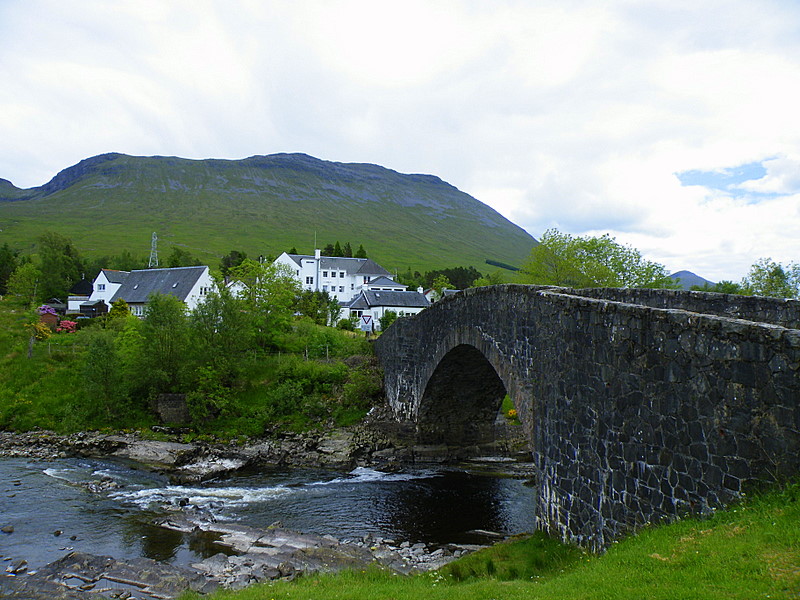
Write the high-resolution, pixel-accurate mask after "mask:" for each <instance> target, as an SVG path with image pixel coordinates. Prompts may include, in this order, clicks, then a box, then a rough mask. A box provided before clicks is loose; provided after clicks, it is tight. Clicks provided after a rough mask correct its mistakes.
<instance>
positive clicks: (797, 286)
mask: <svg viewBox="0 0 800 600" xmlns="http://www.w3.org/2000/svg"><path fill="white" fill-rule="evenodd" d="M742 287H744V289H745V291H746V293H747V294H750V295H753V296H768V297H773V298H800V263H790V264H788V265H786V266H783V265H782V264H780V263H776V262H774V261H773V260H772V259H771V258H760V259H758V260H757V261H756V262H755V263H753V265H752V266H751V267H750V271H749V272H748V274H747V276H746V277H745V278H744V279H743V280H742Z"/></svg>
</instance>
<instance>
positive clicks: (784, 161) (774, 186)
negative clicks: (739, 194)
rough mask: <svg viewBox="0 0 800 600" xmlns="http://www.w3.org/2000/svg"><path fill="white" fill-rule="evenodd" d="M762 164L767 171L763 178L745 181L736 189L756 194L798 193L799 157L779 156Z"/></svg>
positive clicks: (799, 187) (799, 190)
mask: <svg viewBox="0 0 800 600" xmlns="http://www.w3.org/2000/svg"><path fill="white" fill-rule="evenodd" d="M762 164H763V166H764V168H765V169H766V171H767V174H766V175H764V177H762V178H760V179H753V180H750V181H745V182H744V183H742V184H740V185H739V186H737V187H738V188H739V189H742V190H746V191H750V192H755V193H757V194H798V193H800V156H792V157H789V156H781V157H777V158H772V159H769V160H765V161H764V162H763V163H762Z"/></svg>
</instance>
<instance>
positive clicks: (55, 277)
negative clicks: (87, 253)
mask: <svg viewBox="0 0 800 600" xmlns="http://www.w3.org/2000/svg"><path fill="white" fill-rule="evenodd" d="M38 243H39V268H40V270H41V272H42V277H41V287H40V296H41V297H42V298H61V299H66V296H67V292H68V291H69V289H70V288H71V287H72V286H73V285H75V283H76V282H78V281H80V278H81V273H82V272H83V262H82V261H81V258H80V256H79V254H78V251H77V249H76V248H75V246H74V245H73V243H72V240H70V239H69V238H68V237H65V236H63V235H61V234H60V233H56V232H54V231H48V232H45V233H44V234H42V235H41V236H40V237H39V240H38Z"/></svg>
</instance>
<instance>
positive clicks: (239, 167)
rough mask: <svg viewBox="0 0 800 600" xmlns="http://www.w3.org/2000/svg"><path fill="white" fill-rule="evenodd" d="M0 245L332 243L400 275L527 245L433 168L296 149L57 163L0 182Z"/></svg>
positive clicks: (87, 249) (525, 249)
mask: <svg viewBox="0 0 800 600" xmlns="http://www.w3.org/2000/svg"><path fill="white" fill-rule="evenodd" d="M0 230H2V231H1V232H0V243H2V242H8V243H9V244H10V245H12V246H14V247H17V248H22V249H23V250H25V249H27V248H30V244H31V243H32V242H33V240H34V239H35V238H36V237H37V236H38V235H39V234H40V233H41V232H42V231H44V230H53V231H58V232H59V233H63V234H65V235H67V236H69V237H70V238H72V240H73V241H74V242H75V243H76V245H77V246H78V248H79V250H80V251H81V253H82V254H84V255H87V256H100V255H105V254H118V253H119V252H120V251H121V250H124V249H128V250H130V251H131V252H133V253H134V254H135V255H146V254H148V253H149V244H150V236H151V234H152V232H153V231H155V232H157V233H158V236H159V240H160V250H161V251H163V252H166V251H168V250H169V247H170V246H171V245H173V244H178V245H181V246H182V247H186V248H187V249H189V250H190V251H191V252H192V253H194V254H196V255H197V256H198V257H200V258H201V260H207V261H209V262H211V263H213V262H214V261H215V260H216V257H218V256H221V255H223V254H226V253H227V252H228V251H230V250H232V249H237V250H244V251H245V252H247V253H248V254H249V255H251V256H258V255H259V254H264V255H266V254H275V255H276V254H279V253H280V252H282V251H284V250H288V249H289V248H291V247H293V246H295V247H297V249H298V250H299V251H300V252H309V253H310V252H312V250H313V247H314V239H315V234H316V239H317V246H319V247H321V246H323V245H324V244H326V243H328V242H330V243H333V242H335V241H337V240H339V241H340V242H341V243H342V244H344V243H345V242H346V241H349V242H350V243H351V244H352V245H353V247H354V248H357V247H358V244H363V245H364V247H365V248H366V249H367V251H368V253H369V255H370V258H374V259H375V260H377V261H378V262H379V263H381V264H382V265H384V266H385V267H386V268H389V269H391V270H395V269H397V270H401V271H404V270H405V269H406V268H408V267H411V268H413V269H418V270H426V269H429V268H441V267H444V266H456V265H464V266H468V265H472V266H475V267H476V268H478V269H479V270H480V269H483V270H484V271H489V270H490V269H489V268H488V266H487V265H486V264H485V260H486V259H492V260H495V261H500V262H504V263H509V264H512V265H518V264H519V263H520V262H521V261H522V260H523V259H524V258H525V257H526V256H527V255H528V253H529V251H530V249H531V247H532V246H533V245H534V244H535V240H534V239H533V238H532V237H531V236H530V235H528V234H527V233H526V232H525V231H523V230H522V229H521V228H519V227H517V226H516V225H514V224H513V223H511V222H510V221H508V220H507V219H505V218H504V217H502V216H501V215H500V214H498V213H497V212H496V211H494V210H493V209H491V208H489V207H488V206H486V205H484V204H482V203H481V202H479V201H477V200H476V199H474V198H472V197H471V196H469V195H467V194H465V193H463V192H461V191H459V190H457V189H456V188H455V187H453V186H451V185H449V184H447V183H445V182H443V181H442V180H441V179H439V178H437V177H434V176H430V175H404V174H400V173H397V172H395V171H391V170H389V169H385V168H382V167H379V166H376V165H369V164H342V163H333V162H327V161H322V160H318V159H315V158H312V157H310V156H306V155H302V154H276V155H271V156H254V157H250V158H247V159H242V160H213V159H210V160H187V159H181V158H171V157H149V158H146V157H132V156H126V155H123V154H105V155H101V156H96V157H93V158H89V159H86V160H83V161H81V162H80V163H78V164H77V165H75V166H73V167H70V168H68V169H65V170H64V171H62V172H61V173H59V174H58V175H57V176H55V177H54V178H53V179H52V180H51V181H50V182H49V183H47V184H46V185H44V186H41V187H39V188H32V189H30V190H20V189H18V188H15V187H14V186H13V185H11V184H10V183H9V182H7V181H0Z"/></svg>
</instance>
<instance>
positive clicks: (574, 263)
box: [517, 229, 678, 289]
mask: <svg viewBox="0 0 800 600" xmlns="http://www.w3.org/2000/svg"><path fill="white" fill-rule="evenodd" d="M517 280H518V281H519V282H520V283H533V284H539V285H560V286H569V287H579V288H580V287H632V288H633V287H639V288H673V289H674V288H677V287H678V284H677V283H676V282H675V281H674V280H673V279H671V278H670V277H669V274H668V273H667V270H666V268H665V267H664V266H663V265H660V264H658V263H655V262H651V261H649V260H646V259H645V258H644V257H642V255H641V253H640V252H639V251H638V250H636V249H635V248H632V247H630V246H624V245H622V244H619V243H617V242H616V241H615V239H614V238H612V237H611V236H609V235H608V234H606V235H603V236H601V237H592V236H586V237H573V236H571V235H569V234H566V233H561V232H559V231H558V230H556V229H550V230H548V231H546V232H545V234H544V235H543V236H542V239H541V240H540V242H539V244H538V245H536V246H534V248H533V249H532V250H531V254H530V256H529V257H528V259H527V260H526V261H525V263H524V264H523V266H522V267H521V269H520V271H519V273H518V275H517Z"/></svg>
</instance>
